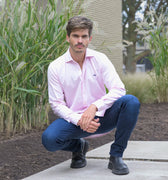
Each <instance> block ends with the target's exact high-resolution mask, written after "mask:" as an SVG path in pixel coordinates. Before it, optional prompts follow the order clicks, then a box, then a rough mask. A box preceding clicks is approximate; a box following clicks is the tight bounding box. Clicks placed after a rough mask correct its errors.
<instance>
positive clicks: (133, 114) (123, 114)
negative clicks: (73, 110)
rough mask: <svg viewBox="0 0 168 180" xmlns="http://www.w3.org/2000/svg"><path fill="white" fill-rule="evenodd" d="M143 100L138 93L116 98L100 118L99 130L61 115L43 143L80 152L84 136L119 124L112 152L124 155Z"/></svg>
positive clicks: (48, 130) (54, 148) (56, 148)
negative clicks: (84, 127)
mask: <svg viewBox="0 0 168 180" xmlns="http://www.w3.org/2000/svg"><path fill="white" fill-rule="evenodd" d="M139 108H140V103H139V101H138V99H137V98H136V97H135V96H132V95H125V96H123V97H121V98H120V99H118V100H117V101H115V102H114V104H113V105H112V107H111V108H109V109H107V110H106V112H105V114H104V117H97V116H96V118H99V119H100V124H101V126H100V127H99V129H98V130H97V131H96V132H95V133H88V132H85V131H83V130H82V129H80V127H79V126H76V125H74V124H72V123H69V122H67V121H66V120H64V119H57V120H55V121H54V122H53V123H52V124H50V125H49V126H48V128H47V129H46V130H45V131H44V132H43V134H42V144H43V145H44V147H45V148H46V149H47V150H48V151H57V150H65V151H71V152H78V151H79V150H80V148H81V147H80V138H83V137H88V136H90V135H93V134H101V133H106V132H108V131H111V130H112V129H114V128H116V133H115V141H114V143H112V145H111V149H110V155H112V156H115V157H122V155H123V152H124V150H125V148H126V147H127V142H128V140H129V137H130V135H131V133H132V131H133V128H134V127H135V124H136V122H137V118H138V114H139Z"/></svg>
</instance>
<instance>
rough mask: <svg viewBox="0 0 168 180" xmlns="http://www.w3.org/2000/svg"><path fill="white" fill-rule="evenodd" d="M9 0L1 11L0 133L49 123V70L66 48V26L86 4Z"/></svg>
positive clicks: (79, 2)
mask: <svg viewBox="0 0 168 180" xmlns="http://www.w3.org/2000/svg"><path fill="white" fill-rule="evenodd" d="M40 3H41V1H38V0H26V1H21V0H17V1H12V2H11V1H10V0H6V5H2V7H1V9H2V10H1V11H0V29H1V30H0V63H1V66H0V132H6V133H7V135H8V136H9V135H10V133H11V132H13V133H15V131H17V130H19V131H21V130H25V131H27V130H28V129H31V128H32V127H42V126H43V125H44V124H45V123H47V122H48V109H49V105H48V95H47V67H48V64H49V63H50V62H51V61H52V60H54V59H56V58H57V57H58V56H60V55H61V54H63V53H64V52H65V51H66V49H67V43H66V31H65V25H66V23H67V21H68V19H69V18H70V17H71V16H73V15H75V14H79V13H80V12H81V1H79V0H77V1H74V0H68V1H63V0H62V1H58V2H57V0H48V2H47V3H46V4H45V7H44V4H43V3H41V4H40Z"/></svg>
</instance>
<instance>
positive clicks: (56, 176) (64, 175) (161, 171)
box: [24, 159, 168, 180]
mask: <svg viewBox="0 0 168 180" xmlns="http://www.w3.org/2000/svg"><path fill="white" fill-rule="evenodd" d="M87 162H88V164H87V166H86V167H84V168H82V169H71V168H69V165H70V160H68V161H65V162H63V163H61V164H59V165H56V166H54V167H52V168H49V169H47V170H45V171H42V172H40V173H38V174H35V175H33V176H30V177H28V178H25V179H24V180H102V179H103V180H108V179H109V180H110V179H113V180H135V179H136V180H167V179H168V163H166V162H147V161H145V162H143V161H125V162H126V163H127V165H128V166H129V169H130V173H129V174H128V175H125V176H117V175H114V174H113V173H111V171H110V170H109V169H107V164H108V160H107V159H106V160H100V159H88V161H87Z"/></svg>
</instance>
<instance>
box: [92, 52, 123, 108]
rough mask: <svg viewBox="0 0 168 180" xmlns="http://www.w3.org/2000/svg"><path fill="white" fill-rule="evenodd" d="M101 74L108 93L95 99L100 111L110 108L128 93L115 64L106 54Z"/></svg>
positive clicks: (102, 60)
mask: <svg viewBox="0 0 168 180" xmlns="http://www.w3.org/2000/svg"><path fill="white" fill-rule="evenodd" d="M101 62H102V64H101V67H102V69H101V75H102V78H103V81H104V85H105V87H106V88H107V89H108V93H107V94H105V95H104V96H102V97H101V98H100V99H98V100H97V101H95V102H94V103H93V104H94V105H95V106H96V107H97V109H98V111H103V110H104V111H105V110H107V109H108V108H110V107H111V106H112V105H113V103H114V102H115V101H116V100H117V99H119V98H120V97H122V96H124V95H125V94H126V90H125V86H124V84H123V83H122V81H121V79H120V77H119V75H118V74H117V72H116V70H115V68H114V66H113V64H112V63H111V61H110V60H109V59H108V58H107V56H106V55H104V57H103V58H102V59H101Z"/></svg>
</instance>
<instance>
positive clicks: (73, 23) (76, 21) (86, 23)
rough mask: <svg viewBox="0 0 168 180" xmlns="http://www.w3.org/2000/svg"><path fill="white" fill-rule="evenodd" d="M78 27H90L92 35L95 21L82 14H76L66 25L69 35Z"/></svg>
mask: <svg viewBox="0 0 168 180" xmlns="http://www.w3.org/2000/svg"><path fill="white" fill-rule="evenodd" d="M78 29H88V30H89V36H91V34H92V29H93V22H92V21H91V20H90V19H88V18H86V17H82V16H74V17H72V18H70V19H69V21H68V24H67V26H66V31H67V35H68V36H70V34H71V32H72V31H74V30H78Z"/></svg>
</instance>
